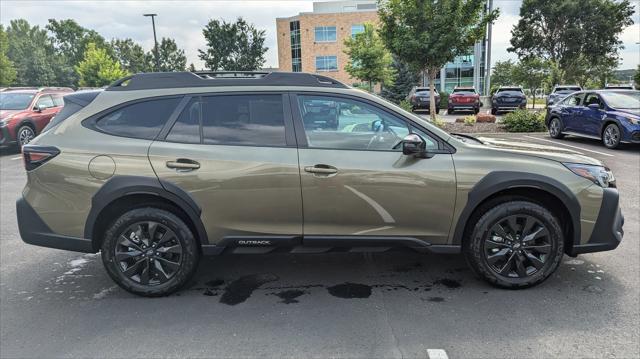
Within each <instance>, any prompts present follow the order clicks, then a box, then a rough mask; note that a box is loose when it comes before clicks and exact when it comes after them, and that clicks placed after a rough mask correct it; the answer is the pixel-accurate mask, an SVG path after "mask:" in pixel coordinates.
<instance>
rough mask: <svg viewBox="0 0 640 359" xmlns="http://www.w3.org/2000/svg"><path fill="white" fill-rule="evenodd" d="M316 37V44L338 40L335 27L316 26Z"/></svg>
mask: <svg viewBox="0 0 640 359" xmlns="http://www.w3.org/2000/svg"><path fill="white" fill-rule="evenodd" d="M315 35H316V36H315V41H316V42H335V41H336V40H337V32H336V27H335V26H316V28H315Z"/></svg>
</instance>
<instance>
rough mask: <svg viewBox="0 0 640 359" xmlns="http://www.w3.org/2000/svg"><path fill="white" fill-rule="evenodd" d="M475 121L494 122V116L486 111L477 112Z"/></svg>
mask: <svg viewBox="0 0 640 359" xmlns="http://www.w3.org/2000/svg"><path fill="white" fill-rule="evenodd" d="M476 122H478V123H495V122H496V116H494V115H489V114H486V113H479V114H477V115H476Z"/></svg>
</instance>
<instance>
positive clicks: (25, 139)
mask: <svg viewBox="0 0 640 359" xmlns="http://www.w3.org/2000/svg"><path fill="white" fill-rule="evenodd" d="M35 137H36V131H34V130H33V128H31V126H29V125H23V126H20V128H18V132H16V140H17V143H18V147H20V149H22V146H24V145H26V144H28V143H29V142H31V140H33V139H34V138H35Z"/></svg>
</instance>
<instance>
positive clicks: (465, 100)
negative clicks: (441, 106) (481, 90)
mask: <svg viewBox="0 0 640 359" xmlns="http://www.w3.org/2000/svg"><path fill="white" fill-rule="evenodd" d="M480 106H482V104H481V103H480V95H479V94H478V92H477V91H476V89H475V88H473V87H461V86H456V87H455V88H454V89H453V92H452V93H451V95H449V101H448V104H447V108H448V112H449V113H450V114H452V113H454V112H455V111H458V110H464V111H473V113H476V114H477V113H478V112H480Z"/></svg>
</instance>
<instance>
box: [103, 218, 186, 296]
mask: <svg viewBox="0 0 640 359" xmlns="http://www.w3.org/2000/svg"><path fill="white" fill-rule="evenodd" d="M182 251H183V249H182V244H181V243H180V241H179V240H178V238H177V236H176V234H175V233H174V232H173V231H172V230H171V229H169V228H168V227H167V226H165V225H163V224H161V223H158V222H155V221H145V222H138V223H135V224H133V225H131V226H130V227H129V228H127V229H126V230H125V231H124V232H123V233H122V234H120V236H119V237H118V243H117V245H116V247H115V252H114V256H115V259H116V261H117V264H118V268H119V269H120V270H121V271H122V274H123V275H124V276H126V277H128V278H129V279H131V280H132V281H134V282H136V283H139V284H143V285H150V286H154V285H158V284H162V283H165V282H167V281H168V280H169V279H170V278H171V277H173V276H174V275H175V274H176V272H177V271H178V269H179V268H180V265H181V264H182Z"/></svg>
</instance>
